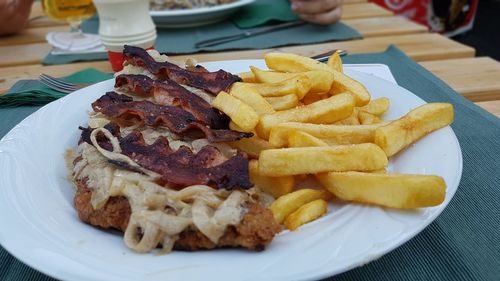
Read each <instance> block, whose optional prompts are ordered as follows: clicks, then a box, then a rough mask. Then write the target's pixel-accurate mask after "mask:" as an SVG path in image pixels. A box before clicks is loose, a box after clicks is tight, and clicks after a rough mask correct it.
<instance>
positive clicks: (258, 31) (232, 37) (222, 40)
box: [195, 21, 305, 48]
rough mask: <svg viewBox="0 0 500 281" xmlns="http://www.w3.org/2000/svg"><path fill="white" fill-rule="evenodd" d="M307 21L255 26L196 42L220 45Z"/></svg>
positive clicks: (198, 46) (299, 24)
mask: <svg viewBox="0 0 500 281" xmlns="http://www.w3.org/2000/svg"><path fill="white" fill-rule="evenodd" d="M304 24H305V22H303V21H292V22H285V23H281V24H277V25H273V26H266V27H260V28H254V29H251V30H247V31H245V32H243V33H240V34H235V35H229V36H223V37H219V38H213V39H208V40H203V41H200V42H197V43H196V44H195V47H196V48H203V47H210V46H216V45H220V44H222V43H227V42H231V41H236V40H240V39H243V38H248V37H251V36H255V35H258V34H264V33H269V32H274V31H278V30H282V29H287V28H291V27H295V26H301V25H304Z"/></svg>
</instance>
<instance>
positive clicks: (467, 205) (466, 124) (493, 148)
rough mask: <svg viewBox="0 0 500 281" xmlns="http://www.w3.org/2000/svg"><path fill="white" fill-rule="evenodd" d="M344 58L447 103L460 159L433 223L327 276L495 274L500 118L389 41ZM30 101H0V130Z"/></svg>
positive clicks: (28, 275) (18, 275) (14, 273)
mask: <svg viewBox="0 0 500 281" xmlns="http://www.w3.org/2000/svg"><path fill="white" fill-rule="evenodd" d="M343 60H344V62H345V63H383V64H387V65H388V66H389V67H390V69H391V71H392V73H393V74H394V76H395V78H396V80H397V82H398V84H399V85H401V86H402V87H404V88H406V89H408V90H410V91H412V92H413V93H415V94H416V95H418V96H419V97H421V98H423V99H424V100H426V101H428V102H450V103H452V104H453V105H454V107H455V114H456V115H455V122H454V123H453V125H452V127H453V130H454V131H455V134H456V135H457V137H458V139H459V141H460V145H461V148H462V153H463V160H464V163H463V164H464V166H463V175H462V180H461V182H460V186H459V187H458V190H457V192H456V193H455V196H454V198H453V199H452V201H451V202H450V204H449V205H448V207H447V208H446V209H445V210H444V212H443V213H442V214H441V215H440V216H439V217H438V218H437V219H436V220H435V221H434V222H433V223H432V224H431V225H429V226H428V227H427V228H426V229H425V230H424V231H422V232H421V233H420V234H419V235H417V236H416V237H415V238H413V239H411V240H410V241H408V242H407V243H405V244H404V245H402V246H401V247H399V248H397V249H396V250H394V251H392V252H390V253H388V254H387V255H385V256H383V257H381V258H379V259H378V260H376V261H373V262H371V263H369V264H367V265H365V266H362V267H359V268H356V269H353V270H351V271H348V272H346V273H343V274H340V275H337V276H335V278H332V279H331V280H340V281H347V280H377V281H378V280H450V281H456V280H498V277H499V276H500V266H499V265H500V239H499V238H500V236H499V229H500V208H499V206H500V173H499V171H500V159H499V155H500V139H499V136H500V120H499V119H498V118H497V117H495V116H493V115H492V114H490V113H488V112H486V111H485V110H483V109H481V108H480V107H478V106H476V105H474V104H473V103H471V102H470V101H468V100H466V99H465V98H463V97H462V96H460V95H459V94H457V93H456V92H455V91H454V90H452V89H451V88H450V87H449V86H447V85H446V84H445V83H443V82H442V81H441V80H439V79H438V78H437V77H435V76H434V75H432V74H431V73H430V72H428V71H427V70H425V69H424V68H423V67H421V66H420V65H419V64H417V63H415V62H414V61H413V60H411V59H410V58H408V57H407V56H406V55H405V54H403V53H402V52H401V51H399V50H398V49H397V48H395V47H390V48H389V49H388V50H387V51H385V52H383V53H375V54H360V55H350V56H347V57H345V58H343ZM36 109H37V108H36V107H21V108H17V109H11V108H9V109H0V136H2V134H3V133H5V132H6V131H7V130H9V129H10V128H11V127H13V126H14V125H15V124H16V123H17V122H18V121H19V120H21V119H22V118H24V117H25V116H27V115H28V114H30V113H31V112H33V111H35V110H36ZM430 161H432V159H430ZM0 268H1V269H2V270H1V271H0V280H27V279H30V280H37V281H38V280H48V279H47V277H46V276H45V275H43V274H41V273H37V272H36V271H34V270H32V269H29V268H28V267H26V266H24V265H23V264H22V263H21V262H19V261H18V260H16V259H15V258H13V257H12V256H10V255H9V254H7V253H6V252H5V250H3V249H2V248H0ZM284 270H285V269H284Z"/></svg>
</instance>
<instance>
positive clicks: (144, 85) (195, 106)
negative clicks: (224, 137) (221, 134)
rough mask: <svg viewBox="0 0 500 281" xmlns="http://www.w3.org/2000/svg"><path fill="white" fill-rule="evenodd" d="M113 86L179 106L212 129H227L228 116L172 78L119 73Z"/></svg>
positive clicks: (159, 101)
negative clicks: (156, 78) (152, 77)
mask: <svg viewBox="0 0 500 281" xmlns="http://www.w3.org/2000/svg"><path fill="white" fill-rule="evenodd" d="M115 88H120V89H124V90H126V91H131V92H133V93H135V94H136V95H139V96H144V97H150V96H153V97H154V100H155V102H156V103H158V104H160V105H170V106H177V107H180V108H182V109H184V110H186V111H187V112H189V113H191V114H193V115H194V117H196V119H198V120H199V121H201V122H202V123H203V124H205V125H209V126H210V128H213V129H227V128H228V126H229V117H228V116H226V115H223V114H220V113H219V112H218V111H217V110H216V109H215V108H213V107H212V106H211V105H210V104H209V103H208V102H207V101H205V100H204V99H202V98H200V97H199V96H197V95H196V94H194V93H192V92H190V91H188V90H187V89H186V88H184V87H182V86H181V85H179V84H177V83H176V82H174V81H172V80H165V81H157V80H153V79H151V78H149V77H148V76H146V75H131V74H130V75H127V74H121V75H119V76H117V77H116V79H115Z"/></svg>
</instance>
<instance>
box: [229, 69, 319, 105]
mask: <svg viewBox="0 0 500 281" xmlns="http://www.w3.org/2000/svg"><path fill="white" fill-rule="evenodd" d="M235 84H236V83H235ZM249 85H252V87H254V88H255V90H257V92H258V93H259V94H260V95H261V96H263V97H281V96H286V95H289V94H294V95H296V96H297V98H298V99H299V100H300V99H302V98H303V97H304V96H305V95H306V94H307V93H309V90H311V86H312V85H311V82H310V81H309V78H308V77H307V75H296V76H294V77H292V78H290V79H287V80H283V81H281V82H278V83H253V84H249Z"/></svg>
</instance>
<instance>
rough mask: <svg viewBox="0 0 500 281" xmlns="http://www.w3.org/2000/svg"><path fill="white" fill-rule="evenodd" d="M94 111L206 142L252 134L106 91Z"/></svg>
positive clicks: (185, 112)
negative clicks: (217, 127)
mask: <svg viewBox="0 0 500 281" xmlns="http://www.w3.org/2000/svg"><path fill="white" fill-rule="evenodd" d="M92 108H93V109H94V111H96V112H101V113H102V114H104V115H106V116H108V117H110V118H112V119H113V120H114V121H117V122H118V123H127V122H128V123H130V122H133V123H138V122H140V123H144V124H145V125H147V126H150V127H157V126H160V125H162V126H165V127H167V128H168V129H169V130H170V131H171V132H172V133H174V134H177V135H179V136H188V137H191V138H206V139H208V141H209V142H228V141H235V140H240V139H242V138H249V137H252V135H253V134H252V133H241V132H237V131H232V130H214V129H210V128H208V127H207V126H205V125H203V124H202V123H200V122H198V120H197V119H196V118H195V117H194V116H193V115H192V114H191V113H189V112H187V111H185V110H183V109H181V108H178V107H175V106H167V105H158V104H155V103H152V102H149V101H134V100H133V99H132V98H131V97H129V96H126V95H120V94H117V93H115V92H108V93H106V94H105V95H104V96H102V97H100V98H99V99H98V100H96V101H95V102H93V103H92Z"/></svg>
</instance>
